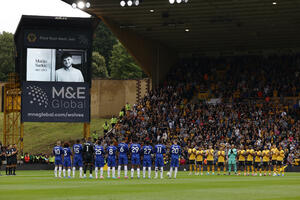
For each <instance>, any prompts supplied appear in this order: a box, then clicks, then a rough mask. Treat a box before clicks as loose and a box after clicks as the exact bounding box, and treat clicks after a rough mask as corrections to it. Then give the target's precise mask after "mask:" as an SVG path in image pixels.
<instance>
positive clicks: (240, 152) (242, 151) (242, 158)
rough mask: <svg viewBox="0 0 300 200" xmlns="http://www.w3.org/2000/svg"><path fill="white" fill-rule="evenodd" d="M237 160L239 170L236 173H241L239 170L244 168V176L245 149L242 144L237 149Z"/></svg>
mask: <svg viewBox="0 0 300 200" xmlns="http://www.w3.org/2000/svg"><path fill="white" fill-rule="evenodd" d="M238 160H239V171H238V175H241V171H242V170H244V176H246V164H245V161H246V151H245V149H244V146H243V145H241V147H240V150H238Z"/></svg>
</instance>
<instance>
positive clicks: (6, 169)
mask: <svg viewBox="0 0 300 200" xmlns="http://www.w3.org/2000/svg"><path fill="white" fill-rule="evenodd" d="M8 171H9V170H8V167H6V168H5V174H6V175H8Z"/></svg>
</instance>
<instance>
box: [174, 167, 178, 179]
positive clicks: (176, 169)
mask: <svg viewBox="0 0 300 200" xmlns="http://www.w3.org/2000/svg"><path fill="white" fill-rule="evenodd" d="M177 171H178V167H175V171H174V178H176V176H177Z"/></svg>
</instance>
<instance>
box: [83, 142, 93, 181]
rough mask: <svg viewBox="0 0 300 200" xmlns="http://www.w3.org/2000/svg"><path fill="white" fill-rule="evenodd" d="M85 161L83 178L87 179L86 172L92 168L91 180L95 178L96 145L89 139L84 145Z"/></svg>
mask: <svg viewBox="0 0 300 200" xmlns="http://www.w3.org/2000/svg"><path fill="white" fill-rule="evenodd" d="M82 159H83V165H84V166H83V172H84V175H83V178H86V170H87V168H88V166H89V167H90V178H93V166H94V145H93V144H92V142H91V138H88V139H87V140H86V142H85V143H84V145H83V150H82Z"/></svg>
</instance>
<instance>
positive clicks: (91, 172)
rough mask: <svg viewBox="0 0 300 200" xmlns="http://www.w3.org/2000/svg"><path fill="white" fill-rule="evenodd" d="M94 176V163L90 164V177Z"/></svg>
mask: <svg viewBox="0 0 300 200" xmlns="http://www.w3.org/2000/svg"><path fill="white" fill-rule="evenodd" d="M91 176H93V165H90V177H91Z"/></svg>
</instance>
